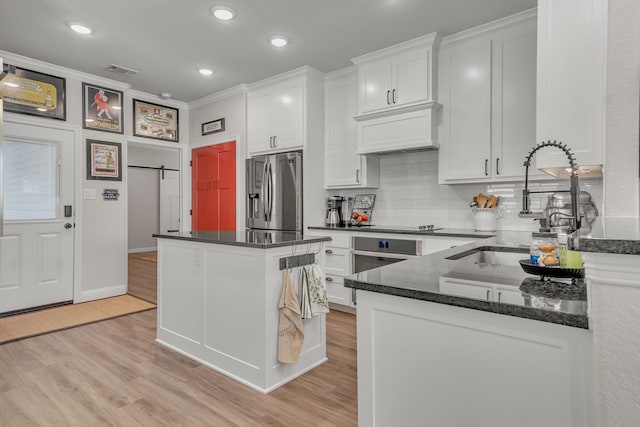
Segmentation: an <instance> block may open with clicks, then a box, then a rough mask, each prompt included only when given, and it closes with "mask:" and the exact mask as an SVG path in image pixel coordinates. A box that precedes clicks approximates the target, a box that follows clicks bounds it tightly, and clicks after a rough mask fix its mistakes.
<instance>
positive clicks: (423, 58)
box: [351, 33, 440, 154]
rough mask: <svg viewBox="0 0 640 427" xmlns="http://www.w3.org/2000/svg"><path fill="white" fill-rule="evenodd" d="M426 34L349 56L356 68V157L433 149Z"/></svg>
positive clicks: (432, 74) (433, 61) (430, 50)
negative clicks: (355, 56)
mask: <svg viewBox="0 0 640 427" xmlns="http://www.w3.org/2000/svg"><path fill="white" fill-rule="evenodd" d="M439 45H440V36H439V35H438V34H436V33H433V34H429V35H426V36H423V37H419V38H417V39H413V40H409V41H407V42H405V43H401V44H398V45H394V46H391V47H388V48H385V49H381V50H378V51H375V52H371V53H368V54H366V55H362V56H359V57H357V58H353V59H352V60H351V61H352V62H353V63H354V64H356V66H357V68H358V94H359V95H358V115H357V116H355V119H356V121H357V129H358V134H357V136H358V153H360V154H368V153H381V152H388V151H398V150H412V149H421V148H433V147H437V143H438V141H437V134H436V123H435V119H436V114H435V112H436V111H437V110H438V108H439V106H440V105H439V104H438V103H437V97H436V88H437V83H436V82H437V77H436V65H437V54H438V49H439Z"/></svg>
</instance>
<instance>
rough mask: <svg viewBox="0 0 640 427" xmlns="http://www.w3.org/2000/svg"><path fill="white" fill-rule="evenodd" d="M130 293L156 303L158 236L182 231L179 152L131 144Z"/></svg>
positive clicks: (129, 203)
mask: <svg viewBox="0 0 640 427" xmlns="http://www.w3.org/2000/svg"><path fill="white" fill-rule="evenodd" d="M127 149H128V155H127V158H128V161H127V176H128V179H127V197H128V200H127V203H128V221H127V224H128V282H127V283H128V293H129V294H130V295H133V296H135V297H138V298H141V299H143V300H145V301H149V302H151V303H154V304H156V303H157V272H156V271H157V252H156V239H155V238H153V237H152V235H153V234H156V233H160V232H162V233H165V232H171V231H180V223H181V217H180V214H181V209H180V206H181V193H180V188H181V184H180V183H181V178H180V150H179V149H174V148H165V147H158V146H152V145H149V144H141V143H133V142H129V144H128V147H127Z"/></svg>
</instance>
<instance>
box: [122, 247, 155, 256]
mask: <svg viewBox="0 0 640 427" xmlns="http://www.w3.org/2000/svg"><path fill="white" fill-rule="evenodd" d="M157 250H158V248H157V247H155V246H151V247H150V248H133V249H129V251H128V252H129V253H130V254H135V253H138V252H151V251H157Z"/></svg>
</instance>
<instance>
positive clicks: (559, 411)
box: [357, 290, 597, 427]
mask: <svg viewBox="0 0 640 427" xmlns="http://www.w3.org/2000/svg"><path fill="white" fill-rule="evenodd" d="M357 316H358V319H357V327H358V330H357V335H358V424H359V425H360V426H367V427H375V426H447V427H466V426H476V427H514V426H518V427H540V426H545V427H595V426H596V425H597V424H596V423H595V420H594V418H595V417H594V396H593V383H592V381H593V373H592V362H591V355H592V351H591V342H592V336H591V332H590V331H588V330H585V329H579V328H573V327H568V326H562V325H557V324H552V323H546V322H540V321H536V320H529V319H522V318H518V317H513V316H505V315H500V314H495V313H489V312H484V311H479V310H470V309H465V308H460V307H454V306H448V305H444V304H437V303H432V302H427V301H420V300H414V299H410V298H402V297H397V296H392V295H385V294H380V293H373V292H367V291H362V290H358V313H357Z"/></svg>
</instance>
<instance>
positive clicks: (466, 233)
mask: <svg viewBox="0 0 640 427" xmlns="http://www.w3.org/2000/svg"><path fill="white" fill-rule="evenodd" d="M307 229H309V230H326V231H344V232H350V233H353V232H356V233H393V234H412V235H420V236H445V237H471V238H476V239H483V238H487V237H493V236H496V235H497V234H498V233H497V232H496V233H491V232H487V231H474V230H471V229H466V228H460V229H458V228H441V229H437V230H434V231H420V230H419V229H418V227H403V226H393V225H371V226H366V225H365V226H361V227H357V226H356V227H327V226H324V225H321V226H309V227H307Z"/></svg>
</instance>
